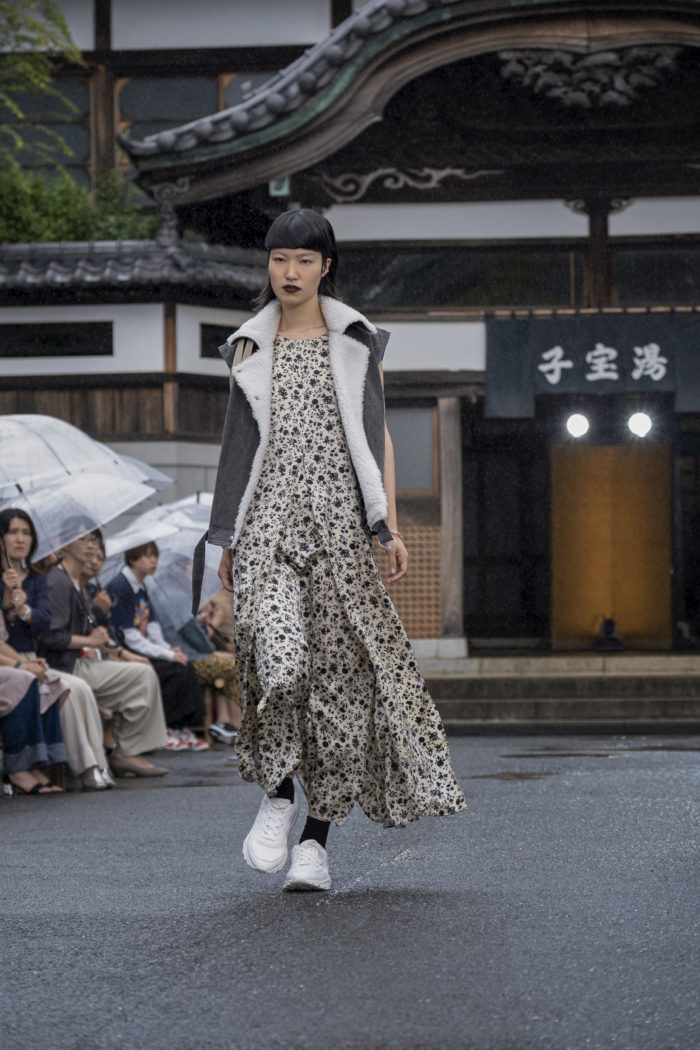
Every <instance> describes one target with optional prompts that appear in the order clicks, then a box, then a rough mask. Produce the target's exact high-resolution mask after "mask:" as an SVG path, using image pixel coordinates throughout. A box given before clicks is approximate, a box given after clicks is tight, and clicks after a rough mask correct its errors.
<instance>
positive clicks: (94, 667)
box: [74, 660, 167, 755]
mask: <svg viewBox="0 0 700 1050" xmlns="http://www.w3.org/2000/svg"><path fill="white" fill-rule="evenodd" d="M74 672H75V674H76V675H77V676H78V678H82V679H83V680H84V681H85V682H87V684H88V685H89V686H90V688H91V689H92V691H93V693H94V694H95V697H96V699H97V703H98V704H99V706H100V707H102V708H104V709H105V710H107V711H112V712H113V714H114V739H115V741H116V743H117V746H118V747H119V750H120V751H121V752H122V754H124V755H140V754H142V753H143V752H144V751H155V750H156V748H159V747H165V743H166V739H167V737H166V730H165V716H164V715H163V701H162V698H161V695H160V685H159V684H158V678H157V676H156V673H155V671H154V670H153V668H152V667H151V666H150V664H141V663H122V662H121V661H119V660H76V663H75V668H74Z"/></svg>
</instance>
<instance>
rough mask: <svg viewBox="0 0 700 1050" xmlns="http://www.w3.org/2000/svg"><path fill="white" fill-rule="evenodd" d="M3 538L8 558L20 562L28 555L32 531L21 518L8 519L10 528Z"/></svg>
mask: <svg viewBox="0 0 700 1050" xmlns="http://www.w3.org/2000/svg"><path fill="white" fill-rule="evenodd" d="M4 538H5V547H6V548H7V554H8V557H10V558H12V559H15V560H20V559H22V558H26V557H27V556H28V555H29V551H30V548H31V546H32V530H31V529H30V528H29V525H28V524H27V522H26V521H25V520H24V519H23V518H10V527H9V529H8V530H7V532H6V533H5V537H4Z"/></svg>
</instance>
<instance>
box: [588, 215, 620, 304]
mask: <svg viewBox="0 0 700 1050" xmlns="http://www.w3.org/2000/svg"><path fill="white" fill-rule="evenodd" d="M586 212H587V214H588V254H587V257H586V286H585V305H586V306H594V307H598V308H599V309H600V308H602V307H604V306H610V305H611V304H612V298H613V293H612V266H611V260H610V247H609V244H608V216H609V214H610V201H608V200H592V201H586Z"/></svg>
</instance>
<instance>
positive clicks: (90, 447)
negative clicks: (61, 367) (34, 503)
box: [0, 415, 167, 506]
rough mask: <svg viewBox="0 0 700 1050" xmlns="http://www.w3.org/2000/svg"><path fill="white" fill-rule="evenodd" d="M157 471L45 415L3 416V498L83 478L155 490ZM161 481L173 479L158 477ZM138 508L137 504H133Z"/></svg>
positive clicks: (0, 434) (0, 480) (0, 492)
mask: <svg viewBox="0 0 700 1050" xmlns="http://www.w3.org/2000/svg"><path fill="white" fill-rule="evenodd" d="M153 471H154V468H152V467H150V466H149V465H148V464H145V463H141V462H140V461H139V460H133V459H131V461H129V460H127V458H126V457H124V456H120V455H119V453H118V452H115V451H114V449H111V448H109V446H108V445H103V444H102V442H101V441H94V440H93V439H92V438H91V437H88V435H87V434H84V433H83V432H82V430H79V429H78V428H77V427H74V426H72V425H71V424H70V423H66V422H65V421H64V420H62V419H55V418H54V417H53V416H43V415H9V416H0V499H1V500H7V499H9V498H11V497H12V496H14V495H17V494H18V493H20V492H26V491H27V490H29V489H33V488H43V487H44V486H45V485H48V484H53V483H56V482H59V481H63V480H65V479H66V478H70V477H76V476H79V475H80V474H104V475H108V476H110V477H113V478H114V477H116V478H124V479H126V480H127V481H134V482H140V483H142V484H147V485H150V486H151V488H152V490H156V489H159V488H163V487H164V484H162V483H160V482H159V484H158V485H156V484H152V483H151V477H152V476H153ZM156 473H157V474H159V475H160V479H162V480H164V479H165V478H166V477H167V475H165V474H162V473H161V472H160V471H157V472H156ZM131 506H133V503H132V504H131Z"/></svg>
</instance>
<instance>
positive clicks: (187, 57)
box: [59, 44, 313, 76]
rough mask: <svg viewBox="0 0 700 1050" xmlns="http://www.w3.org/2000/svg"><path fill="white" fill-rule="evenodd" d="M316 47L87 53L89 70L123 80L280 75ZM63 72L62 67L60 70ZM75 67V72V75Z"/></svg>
mask: <svg viewBox="0 0 700 1050" xmlns="http://www.w3.org/2000/svg"><path fill="white" fill-rule="evenodd" d="M312 46H313V45H312V44H307V45H306V46H304V45H297V44H289V45H282V46H279V47H215V48H204V47H195V48H178V47H171V48H167V49H166V48H164V49H162V50H144V51H136V50H134V51H113V50H108V49H102V48H100V49H97V50H95V51H84V52H83V59H84V61H85V62H86V63H87V64H88V66H92V67H95V66H105V68H107V69H110V70H112V72H113V73H115V75H119V76H138V75H139V74H147V75H149V76H151V75H158V74H163V75H169V76H173V75H177V74H179V73H197V72H201V73H212V74H216V73H270V74H272V73H276V72H277V71H278V70H280V69H284V68H285V66H288V65H289V64H290V63H291V62H294V61H295V60H296V59H297V58H300V57H301V55H303V54H304V52H305V51H306V50H308V48H309V47H312ZM59 68H60V67H59ZM75 68H76V67H75V66H71V67H70V69H71V71H75Z"/></svg>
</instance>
